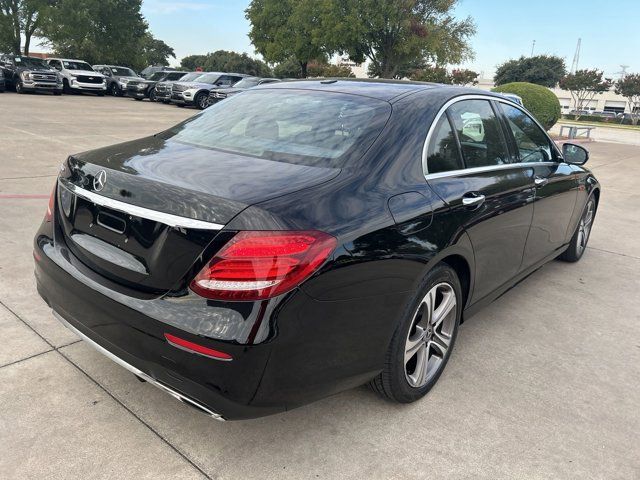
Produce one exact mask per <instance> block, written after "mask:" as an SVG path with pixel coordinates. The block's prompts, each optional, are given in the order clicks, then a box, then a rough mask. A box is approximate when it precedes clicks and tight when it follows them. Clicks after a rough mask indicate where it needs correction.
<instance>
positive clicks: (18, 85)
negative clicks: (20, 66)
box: [16, 80, 26, 94]
mask: <svg viewBox="0 0 640 480" xmlns="http://www.w3.org/2000/svg"><path fill="white" fill-rule="evenodd" d="M16 93H20V94H24V93H26V92H25V91H24V87H23V86H22V80H18V81H17V82H16Z"/></svg>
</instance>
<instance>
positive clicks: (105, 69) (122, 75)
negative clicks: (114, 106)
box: [93, 65, 144, 97]
mask: <svg viewBox="0 0 640 480" xmlns="http://www.w3.org/2000/svg"><path fill="white" fill-rule="evenodd" d="M93 69H94V70H95V71H96V72H100V73H102V74H103V75H104V76H105V77H107V93H108V94H109V95H113V96H114V97H121V96H122V95H124V94H125V92H126V91H127V84H128V83H129V82H130V81H131V80H144V79H143V78H142V77H141V76H140V75H138V74H137V73H136V72H134V71H133V70H131V69H130V68H129V67H118V66H116V65H94V66H93Z"/></svg>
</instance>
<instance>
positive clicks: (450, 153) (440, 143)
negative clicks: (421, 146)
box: [426, 115, 463, 173]
mask: <svg viewBox="0 0 640 480" xmlns="http://www.w3.org/2000/svg"><path fill="white" fill-rule="evenodd" d="M461 168H463V166H462V162H461V160H460V155H459V152H458V146H457V145H456V137H455V135H454V134H453V129H452V128H451V124H450V123H449V119H448V118H447V116H446V115H442V116H441V117H440V120H438V123H437V124H436V127H435V128H434V129H433V133H432V134H431V139H430V141H429V148H428V150H427V172H426V173H438V172H447V171H449V170H458V169H461Z"/></svg>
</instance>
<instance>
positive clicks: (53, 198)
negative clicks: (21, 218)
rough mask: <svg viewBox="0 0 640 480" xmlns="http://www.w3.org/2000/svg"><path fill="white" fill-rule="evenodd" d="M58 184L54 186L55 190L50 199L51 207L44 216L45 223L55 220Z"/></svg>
mask: <svg viewBox="0 0 640 480" xmlns="http://www.w3.org/2000/svg"><path fill="white" fill-rule="evenodd" d="M57 185H58V184H57V183H56V185H54V186H53V190H51V196H50V197H49V205H48V206H47V212H46V213H45V214H44V221H45V222H50V221H51V220H52V219H53V209H54V208H55V204H56V186H57Z"/></svg>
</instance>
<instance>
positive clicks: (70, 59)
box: [46, 57, 89, 63]
mask: <svg viewBox="0 0 640 480" xmlns="http://www.w3.org/2000/svg"><path fill="white" fill-rule="evenodd" d="M46 60H60V61H61V62H82V63H89V62H87V61H85V60H78V59H77V58H60V57H47V58H46Z"/></svg>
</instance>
